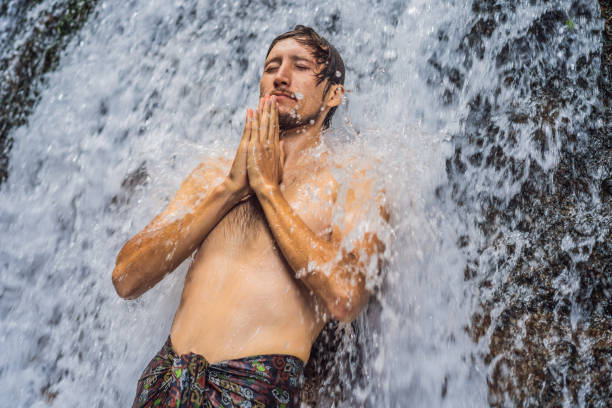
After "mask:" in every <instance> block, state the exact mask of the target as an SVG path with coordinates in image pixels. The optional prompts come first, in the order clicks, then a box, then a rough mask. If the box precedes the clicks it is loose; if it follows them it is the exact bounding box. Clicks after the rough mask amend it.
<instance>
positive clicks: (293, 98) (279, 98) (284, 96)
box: [271, 92, 297, 102]
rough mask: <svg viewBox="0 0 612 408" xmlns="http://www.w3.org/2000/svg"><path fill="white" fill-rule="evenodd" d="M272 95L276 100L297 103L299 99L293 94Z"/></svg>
mask: <svg viewBox="0 0 612 408" xmlns="http://www.w3.org/2000/svg"><path fill="white" fill-rule="evenodd" d="M271 95H273V96H276V99H278V100H282V99H287V100H291V101H294V102H297V98H296V97H295V95H294V94H293V93H286V92H272V93H271Z"/></svg>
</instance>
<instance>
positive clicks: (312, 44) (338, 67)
mask: <svg viewBox="0 0 612 408" xmlns="http://www.w3.org/2000/svg"><path fill="white" fill-rule="evenodd" d="M288 38H292V39H294V40H295V41H297V42H298V43H300V44H302V45H304V46H306V47H308V48H309V49H310V50H311V51H312V55H313V57H314V58H315V61H316V62H317V64H319V65H323V68H322V69H321V71H320V72H318V73H317V75H316V76H317V80H318V82H317V83H318V84H320V83H321V82H323V81H325V80H326V79H327V80H328V82H327V85H326V86H325V90H324V91H323V95H326V94H327V91H329V89H330V88H331V86H332V85H336V84H339V85H344V73H345V71H344V61H342V57H341V56H340V53H339V52H338V50H337V49H336V47H334V46H333V45H332V44H330V42H329V41H327V40H326V39H325V38H323V37H321V36H320V35H319V34H317V32H316V31H315V30H313V29H312V28H310V27H306V26H303V25H296V26H295V28H294V29H293V30H291V31H288V32H286V33H283V34H281V35H279V36H278V37H276V38H275V39H274V40H272V43H271V44H270V48H268V52H267V53H266V58H268V55H270V51H272V48H274V46H275V45H276V44H277V43H278V42H279V41H282V40H286V39H288ZM336 108H337V106H335V107H333V108H331V109H330V110H329V112H327V116H326V117H325V120H323V128H324V129H327V128H328V127H329V126H330V125H331V120H332V117H333V116H334V113H335V112H336Z"/></svg>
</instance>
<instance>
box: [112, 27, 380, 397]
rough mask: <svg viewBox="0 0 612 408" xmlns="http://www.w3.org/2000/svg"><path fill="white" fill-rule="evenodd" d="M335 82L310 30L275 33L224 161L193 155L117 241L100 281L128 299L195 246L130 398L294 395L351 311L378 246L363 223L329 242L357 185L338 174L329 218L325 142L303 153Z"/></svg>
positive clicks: (330, 59)
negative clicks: (253, 98)
mask: <svg viewBox="0 0 612 408" xmlns="http://www.w3.org/2000/svg"><path fill="white" fill-rule="evenodd" d="M343 83H344V64H343V62H342V59H341V57H340V55H339V54H338V52H337V51H336V49H335V48H334V47H333V46H332V45H331V44H329V43H328V42H327V41H326V40H325V39H324V38H322V37H320V36H319V35H318V34H317V33H316V32H315V31H314V30H312V29H311V28H308V27H304V26H296V27H295V29H294V30H293V31H290V32H288V33H285V34H282V35H280V36H279V37H277V38H276V39H275V40H274V41H273V42H272V44H271V45H270V48H269V50H268V54H267V57H266V60H265V64H264V70H263V74H262V77H261V83H260V96H261V99H260V103H259V106H258V108H257V109H256V110H251V109H248V110H247V114H246V124H245V127H244V131H243V135H242V140H241V142H240V145H239V146H238V150H237V152H236V156H235V158H234V160H233V162H232V163H231V167H230V169H229V171H227V170H226V169H224V167H223V166H222V165H217V164H215V163H214V162H212V161H206V162H204V163H202V164H201V165H200V166H199V167H198V168H196V169H195V170H194V171H193V173H192V174H191V175H190V176H189V177H188V178H187V179H186V180H185V181H184V182H183V184H182V185H181V187H180V189H179V190H178V192H177V194H176V196H175V197H174V199H173V200H172V202H171V203H170V204H169V205H168V207H167V208H166V209H165V210H164V211H163V212H162V213H161V214H159V215H158V216H157V217H155V218H154V219H153V221H152V222H151V223H150V224H149V225H148V226H147V227H146V228H145V229H144V230H143V231H141V232H139V233H138V234H137V235H136V236H134V237H133V238H132V239H130V240H129V241H128V242H127V243H126V244H125V246H124V247H123V248H122V249H121V251H120V252H119V255H118V257H117V264H116V267H115V270H114V271H113V283H114V285H115V288H116V290H117V293H118V294H119V295H120V296H121V297H123V298H128V299H131V298H136V297H138V296H140V295H141V294H142V293H144V292H145V291H147V290H148V289H149V288H151V287H153V286H154V285H155V284H156V283H157V282H159V281H160V280H161V279H162V278H163V277H164V276H165V275H166V274H167V273H170V272H171V271H173V270H174V269H175V268H176V267H177V266H178V265H179V264H180V263H181V262H182V261H183V260H185V259H186V258H187V257H188V256H189V255H190V254H192V253H193V252H194V251H195V250H197V252H196V255H195V257H194V259H193V262H192V264H191V266H190V269H189V272H188V274H187V277H186V279H185V286H184V289H183V293H182V298H181V303H180V305H179V308H178V310H177V312H176V315H175V318H174V322H173V325H172V328H171V331H170V336H169V338H168V340H167V341H166V344H165V345H164V347H163V348H162V350H161V351H160V352H159V353H158V355H157V356H156V357H155V358H154V359H153V360H152V361H151V363H150V364H149V366H148V367H147V368H146V369H145V372H144V373H143V375H142V377H141V378H140V380H139V382H138V389H137V395H136V399H135V401H134V406H135V407H150V406H173V407H174V406H177V407H178V406H179V405H180V406H181V407H185V406H194V407H197V406H240V407H251V406H253V407H257V406H260V407H263V406H274V407H276V406H283V407H293V406H298V405H299V401H298V391H299V388H298V387H299V378H300V375H301V371H302V368H303V365H304V364H305V363H306V362H307V361H308V358H309V355H310V348H311V346H312V344H313V342H314V341H315V339H316V338H317V336H318V335H319V333H320V331H321V329H322V328H323V326H324V325H325V323H326V322H327V321H328V320H329V319H330V318H332V319H336V320H340V321H345V322H346V321H351V320H352V319H354V318H355V317H356V316H357V314H358V313H359V311H360V310H361V309H362V308H363V307H364V305H365V304H366V303H367V301H368V297H369V295H370V293H369V290H368V289H366V279H365V278H366V277H365V274H366V267H367V266H368V265H370V264H371V260H372V259H373V257H375V256H377V255H378V254H379V253H380V252H381V251H382V249H383V245H382V243H380V241H378V239H377V237H376V236H375V235H374V234H372V233H369V232H365V233H363V234H361V236H359V235H358V236H357V237H353V238H351V240H350V250H349V249H346V246H343V245H341V244H342V242H343V240H344V239H346V237H347V234H349V233H353V234H354V226H355V225H356V223H357V222H358V221H359V220H360V218H361V217H363V215H364V211H363V208H364V207H365V206H366V204H367V203H368V202H371V201H372V198H371V194H369V193H368V192H369V190H370V189H371V183H369V182H368V181H365V180H364V179H363V178H360V177H351V178H350V179H351V181H350V183H349V184H350V186H348V188H347V189H345V190H343V191H344V194H345V196H344V197H346V198H345V200H344V204H343V207H342V211H341V212H340V213H342V214H343V218H342V219H341V220H340V221H341V222H332V213H333V206H334V204H335V203H336V201H337V200H338V197H337V196H338V194H339V191H340V190H341V188H342V187H343V186H342V185H341V184H340V183H339V182H338V181H337V180H336V179H335V177H334V176H333V174H332V171H331V170H332V169H331V168H330V166H331V165H330V164H329V163H330V161H329V160H327V159H326V153H325V152H323V153H322V154H316V155H315V154H314V153H313V152H314V151H315V150H316V149H317V148H318V146H320V143H321V140H320V135H321V131H322V130H323V129H324V128H326V127H328V126H329V124H330V120H331V116H332V114H333V112H334V110H335V109H336V107H337V106H338V105H339V104H340V103H341V101H342V99H343V96H344V88H343ZM359 180H364V181H359ZM313 196H316V199H313V198H312V197H313ZM360 200H361V201H360ZM343 248H344V249H343Z"/></svg>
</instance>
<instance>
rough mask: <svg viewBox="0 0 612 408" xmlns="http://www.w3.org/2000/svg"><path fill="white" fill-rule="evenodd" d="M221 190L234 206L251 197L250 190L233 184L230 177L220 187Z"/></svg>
mask: <svg viewBox="0 0 612 408" xmlns="http://www.w3.org/2000/svg"><path fill="white" fill-rule="evenodd" d="M219 189H220V190H221V191H223V192H225V193H226V194H227V195H228V196H229V199H230V201H231V202H232V203H233V204H237V203H238V202H240V201H241V200H243V199H244V198H245V197H247V196H248V195H249V189H248V188H242V187H240V186H238V185H237V184H236V183H235V182H233V181H232V180H231V179H230V178H229V177H226V178H225V179H224V180H223V182H222V183H221V184H220V185H219Z"/></svg>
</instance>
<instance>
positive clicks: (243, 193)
mask: <svg viewBox="0 0 612 408" xmlns="http://www.w3.org/2000/svg"><path fill="white" fill-rule="evenodd" d="M252 122H253V111H251V110H250V109H248V110H247V116H246V121H245V124H244V131H243V132H242V139H241V140H240V144H239V145H238V151H237V152H236V157H235V158H234V162H233V163H232V168H231V169H230V172H229V174H228V176H227V179H226V183H227V184H228V186H229V188H230V189H231V191H233V192H234V193H235V194H236V195H237V197H238V200H239V201H244V200H248V199H249V198H250V197H251V196H252V195H253V190H251V187H250V186H249V179H248V175H247V153H248V148H249V141H250V139H251V127H252Z"/></svg>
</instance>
